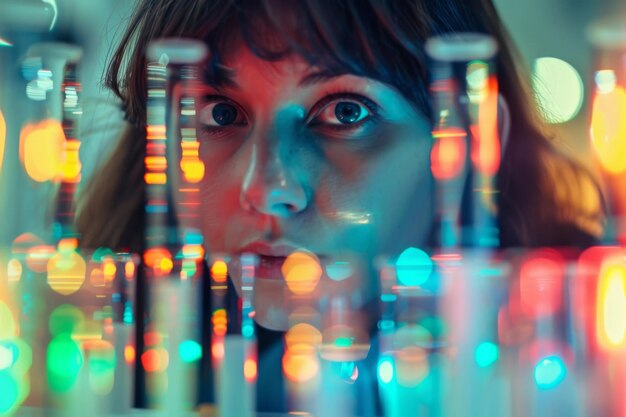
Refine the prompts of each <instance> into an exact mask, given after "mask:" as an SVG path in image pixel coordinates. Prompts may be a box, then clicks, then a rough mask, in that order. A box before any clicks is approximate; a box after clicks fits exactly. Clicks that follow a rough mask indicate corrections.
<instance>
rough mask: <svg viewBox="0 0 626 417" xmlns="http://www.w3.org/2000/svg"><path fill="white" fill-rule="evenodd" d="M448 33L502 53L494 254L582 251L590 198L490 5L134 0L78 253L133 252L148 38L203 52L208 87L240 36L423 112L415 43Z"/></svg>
mask: <svg viewBox="0 0 626 417" xmlns="http://www.w3.org/2000/svg"><path fill="white" fill-rule="evenodd" d="M450 32H481V33H487V34H490V35H491V36H493V37H494V38H495V39H496V40H497V42H498V43H499V44H500V53H499V55H498V60H497V63H496V64H497V67H498V81H499V85H500V92H501V94H502V95H503V96H504V97H505V99H506V100H507V102H508V105H509V107H510V111H511V115H512V118H511V136H510V140H509V144H508V147H507V149H506V152H505V154H504V155H503V158H502V165H501V169H500V172H499V177H498V183H499V184H498V186H499V190H500V194H499V226H500V233H501V236H500V238H501V245H502V246H504V247H508V246H521V245H524V246H541V245H576V246H578V245H589V244H592V243H593V242H594V240H595V239H596V238H597V237H598V236H599V234H600V233H601V225H602V221H603V211H602V208H601V207H602V205H601V201H600V198H599V192H598V188H597V187H596V185H595V183H594V182H593V180H592V177H591V176H590V175H589V174H588V173H587V172H586V171H584V170H582V169H581V168H580V167H579V166H578V165H577V164H576V163H575V162H573V161H571V160H569V159H567V158H565V157H564V156H561V155H560V154H559V153H558V152H557V151H556V150H555V147H554V146H553V144H552V142H551V141H550V140H549V139H548V138H547V136H546V135H545V134H544V133H543V132H542V131H541V128H540V126H541V125H540V123H539V122H538V121H537V116H536V111H535V106H534V104H533V102H532V100H531V98H530V97H531V96H530V93H529V87H528V82H527V77H525V76H522V75H521V74H520V71H519V67H518V65H517V64H516V53H515V50H514V48H513V46H512V43H511V41H510V39H509V35H508V34H507V32H506V30H505V29H504V27H503V25H502V23H501V20H500V18H499V16H498V14H497V11H496V10H495V7H494V6H493V4H492V3H491V1H490V0H341V1H338V0H332V1H330V0H327V1H324V0H300V1H298V2H291V1H286V0H285V1H281V0H222V1H213V0H142V1H140V2H139V4H138V6H137V8H136V10H135V12H134V15H133V17H132V18H131V20H130V22H129V25H128V29H127V31H126V33H125V35H124V36H123V38H122V40H121V43H120V45H119V47H118V49H117V51H116V52H115V54H114V55H113V59H112V60H111V63H110V66H109V69H108V73H107V75H106V85H107V87H109V88H110V89H112V91H113V92H114V93H115V94H116V95H117V96H118V97H119V98H120V99H121V100H122V102H123V103H124V107H125V110H126V114H127V118H128V120H129V125H128V128H127V129H126V130H125V132H124V134H123V135H122V137H121V138H120V141H119V143H118V145H117V148H116V150H115V151H114V153H113V155H112V157H111V159H110V161H109V162H108V163H107V164H106V165H105V166H104V168H103V169H102V171H101V172H100V173H99V174H98V175H97V176H96V177H95V178H94V180H93V181H92V182H91V183H90V184H89V185H88V186H87V187H86V190H85V191H86V192H85V195H84V199H83V200H82V202H81V204H80V205H79V214H80V215H79V218H78V222H77V228H78V231H79V232H80V233H81V235H82V245H83V246H86V247H97V246H108V247H112V248H115V249H121V248H128V249H132V250H138V248H140V247H141V243H142V235H143V233H142V232H143V215H144V213H143V210H144V204H143V203H144V183H143V153H144V147H145V131H144V126H145V123H146V80H145V79H146V77H145V67H146V60H145V52H146V48H147V45H148V44H149V43H150V42H151V41H152V40H154V39H156V38H160V37H190V38H197V39H203V40H204V41H205V42H206V43H207V45H208V46H209V49H210V51H211V59H210V62H209V65H208V66H207V74H206V75H207V78H208V79H209V80H210V81H211V82H215V83H220V82H223V80H222V79H220V70H219V69H220V57H221V56H222V55H223V54H224V53H225V52H226V51H227V50H228V48H229V46H231V45H232V42H233V41H234V39H236V38H238V39H243V40H244V41H245V42H246V44H247V45H248V47H249V48H250V49H251V50H252V51H254V52H255V53H256V54H257V55H258V56H260V57H262V58H264V59H268V60H272V59H278V58H280V57H282V56H284V55H286V54H290V53H297V54H300V55H302V57H304V58H305V59H306V60H308V61H309V62H310V63H311V64H318V65H320V66H322V67H324V68H328V69H329V70H331V71H338V72H348V73H353V74H357V75H363V76H367V77H370V78H374V79H377V80H380V81H382V82H385V83H388V84H390V85H393V86H394V87H396V88H397V89H398V90H400V91H401V92H402V93H403V94H404V95H405V96H406V97H407V98H408V99H410V100H411V101H412V102H414V103H415V104H416V105H417V106H418V107H420V108H421V109H423V110H424V111H425V112H426V113H428V112H429V111H430V107H429V106H430V105H429V99H428V93H427V85H428V78H427V77H428V74H427V68H426V62H427V60H426V58H425V56H424V43H425V41H426V39H427V38H428V37H429V36H432V35H437V34H444V33H450ZM564 178H566V180H565V181H563V179H564ZM559 179H560V180H559ZM557 180H559V181H558V182H557ZM583 192H584V194H585V195H588V196H590V198H594V199H595V200H594V201H596V202H597V204H589V203H587V204H583V203H580V202H581V201H582V202H585V201H588V200H585V199H584V198H586V197H585V196H584V195H582V194H581V193H583Z"/></svg>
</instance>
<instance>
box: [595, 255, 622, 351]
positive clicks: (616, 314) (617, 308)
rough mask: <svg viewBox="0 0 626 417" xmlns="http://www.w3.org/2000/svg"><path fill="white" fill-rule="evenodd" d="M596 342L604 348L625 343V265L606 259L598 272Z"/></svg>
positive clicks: (619, 346) (616, 260)
mask: <svg viewBox="0 0 626 417" xmlns="http://www.w3.org/2000/svg"><path fill="white" fill-rule="evenodd" d="M597 321H598V323H597V334H598V342H599V343H600V345H601V346H603V347H604V348H606V349H615V348H621V347H623V346H624V345H626V265H624V263H623V262H620V260H619V258H618V259H615V260H614V261H613V262H611V261H607V262H606V264H605V265H603V268H602V271H601V272H600V281H599V283H598V298H597Z"/></svg>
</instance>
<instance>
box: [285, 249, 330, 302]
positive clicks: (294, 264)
mask: <svg viewBox="0 0 626 417" xmlns="http://www.w3.org/2000/svg"><path fill="white" fill-rule="evenodd" d="M281 271H282V273H283V276H284V277H285V282H286V284H287V288H289V290H290V291H291V292H292V293H294V294H295V295H308V294H311V293H312V292H313V291H315V288H316V287H317V284H318V283H319V280H320V277H321V276H322V267H321V266H320V263H319V260H318V259H317V257H316V256H315V255H314V254H312V253H309V252H304V251H296V252H293V253H291V254H290V255H289V256H287V258H286V259H285V262H284V263H283V265H282V267H281Z"/></svg>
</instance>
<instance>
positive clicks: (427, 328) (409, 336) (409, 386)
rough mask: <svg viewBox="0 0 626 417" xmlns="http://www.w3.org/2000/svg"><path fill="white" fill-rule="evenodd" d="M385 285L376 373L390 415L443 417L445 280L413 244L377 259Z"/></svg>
mask: <svg viewBox="0 0 626 417" xmlns="http://www.w3.org/2000/svg"><path fill="white" fill-rule="evenodd" d="M377 268H378V271H379V280H380V287H381V295H380V302H381V313H382V315H381V319H380V320H379V323H378V327H379V330H380V335H379V359H378V366H377V374H378V375H377V377H378V387H379V393H380V397H381V401H382V405H383V411H384V415H385V416H389V417H398V416H441V415H442V412H443V410H442V403H443V401H442V400H443V393H444V391H443V389H444V382H445V381H444V380H443V379H442V377H443V376H444V375H445V374H446V369H447V368H448V367H449V365H448V359H447V358H446V354H447V353H446V350H447V341H446V337H447V336H446V333H445V328H446V324H445V323H444V321H443V318H442V317H441V316H440V312H439V308H440V301H441V300H440V298H441V294H442V290H443V287H442V284H443V283H442V280H441V279H440V278H441V277H440V275H439V272H438V271H436V270H435V269H434V264H433V262H432V259H431V258H430V256H429V255H428V254H426V253H425V252H424V251H422V250H420V249H416V248H412V249H411V250H410V251H405V252H403V254H401V255H400V256H398V257H380V258H379V259H378V260H377Z"/></svg>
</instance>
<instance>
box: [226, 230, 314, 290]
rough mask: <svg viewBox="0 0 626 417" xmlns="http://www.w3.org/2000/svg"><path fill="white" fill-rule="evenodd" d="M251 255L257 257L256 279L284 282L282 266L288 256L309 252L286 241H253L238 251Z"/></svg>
mask: <svg viewBox="0 0 626 417" xmlns="http://www.w3.org/2000/svg"><path fill="white" fill-rule="evenodd" d="M237 252H238V253H239V254H242V253H252V254H255V255H257V256H258V260H259V263H258V266H257V268H256V271H255V276H256V278H257V279H269V280H281V281H282V280H284V277H283V273H282V266H283V264H284V263H285V260H286V259H287V257H289V255H291V254H293V253H295V252H310V251H308V250H306V249H304V248H302V247H301V246H298V245H295V244H293V243H291V242H288V241H286V240H282V239H281V240H277V241H273V242H268V241H261V240H259V241H254V242H251V243H249V244H247V245H245V246H242V247H241V248H240V249H239V250H238V251H237Z"/></svg>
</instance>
